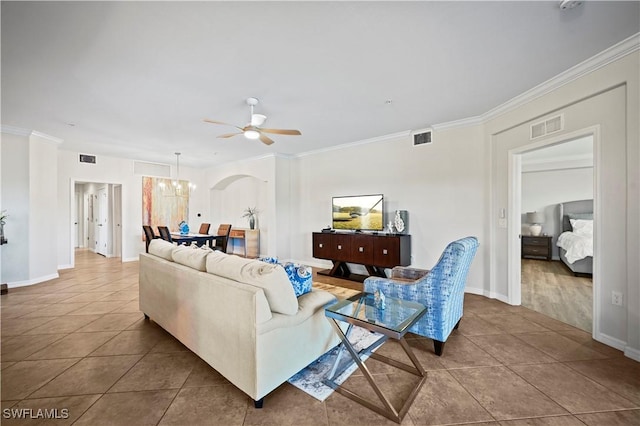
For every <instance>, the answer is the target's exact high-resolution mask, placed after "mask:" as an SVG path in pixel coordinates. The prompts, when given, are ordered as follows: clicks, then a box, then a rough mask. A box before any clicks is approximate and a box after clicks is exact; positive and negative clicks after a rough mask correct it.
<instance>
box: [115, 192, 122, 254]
mask: <svg viewBox="0 0 640 426" xmlns="http://www.w3.org/2000/svg"><path fill="white" fill-rule="evenodd" d="M113 223H114V225H115V226H114V228H113V254H114V256H115V257H122V226H121V224H122V185H115V186H114V187H113Z"/></svg>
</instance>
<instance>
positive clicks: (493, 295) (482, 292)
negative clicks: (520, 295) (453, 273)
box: [464, 287, 510, 305]
mask: <svg viewBox="0 0 640 426" xmlns="http://www.w3.org/2000/svg"><path fill="white" fill-rule="evenodd" d="M464 292H465V293H469V294H477V295H478V296H484V297H488V298H489V299H496V300H499V301H501V302H503V303H506V304H508V305H510V303H509V298H508V297H507V296H505V295H503V294H500V293H493V292H490V291H488V290H485V289H483V288H478V287H465V289H464Z"/></svg>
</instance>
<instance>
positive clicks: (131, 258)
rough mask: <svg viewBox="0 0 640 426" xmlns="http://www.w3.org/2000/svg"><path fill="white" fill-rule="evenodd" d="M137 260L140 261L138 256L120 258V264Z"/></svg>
mask: <svg viewBox="0 0 640 426" xmlns="http://www.w3.org/2000/svg"><path fill="white" fill-rule="evenodd" d="M138 260H140V258H139V257H138V256H136V257H123V258H122V263H125V262H137V261H138Z"/></svg>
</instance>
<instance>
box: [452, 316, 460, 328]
mask: <svg viewBox="0 0 640 426" xmlns="http://www.w3.org/2000/svg"><path fill="white" fill-rule="evenodd" d="M460 321H462V318H460V319H459V320H458V322H457V323H456V326H455V327H453V329H454V330H457V329H458V327H460Z"/></svg>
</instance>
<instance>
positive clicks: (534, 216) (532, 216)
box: [527, 212, 544, 237]
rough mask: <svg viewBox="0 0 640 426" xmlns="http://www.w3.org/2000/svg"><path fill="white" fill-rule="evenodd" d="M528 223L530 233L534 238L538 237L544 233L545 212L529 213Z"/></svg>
mask: <svg viewBox="0 0 640 426" xmlns="http://www.w3.org/2000/svg"><path fill="white" fill-rule="evenodd" d="M527 223H530V224H531V226H529V232H531V235H533V236H534V237H537V236H538V235H540V233H541V232H542V225H541V224H542V223H544V213H543V212H529V213H527Z"/></svg>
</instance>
